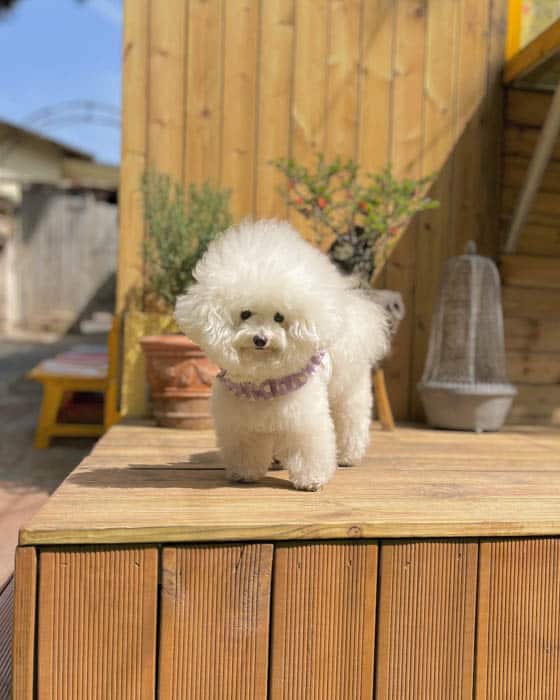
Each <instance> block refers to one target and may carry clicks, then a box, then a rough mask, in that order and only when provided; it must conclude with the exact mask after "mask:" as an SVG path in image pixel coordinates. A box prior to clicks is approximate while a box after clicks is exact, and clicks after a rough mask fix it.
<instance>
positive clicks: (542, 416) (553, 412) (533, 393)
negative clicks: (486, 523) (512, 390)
mask: <svg viewBox="0 0 560 700" xmlns="http://www.w3.org/2000/svg"><path fill="white" fill-rule="evenodd" d="M516 388H517V396H516V397H515V399H514V400H513V406H512V407H511V411H510V412H509V414H508V417H507V422H508V423H511V424H512V425H515V424H520V423H525V424H528V423H535V424H537V425H555V426H560V385H559V384H525V383H523V384H521V383H519V384H517V387H516ZM550 534H555V533H552V532H551V533H550Z"/></svg>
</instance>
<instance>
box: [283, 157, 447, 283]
mask: <svg viewBox="0 0 560 700" xmlns="http://www.w3.org/2000/svg"><path fill="white" fill-rule="evenodd" d="M272 164H273V165H274V166H275V167H276V168H277V169H278V170H279V171H280V172H281V173H283V174H284V175H285V177H286V180H287V185H286V187H284V188H281V189H280V193H281V194H282V196H283V198H284V200H285V201H286V203H287V204H288V206H289V207H291V208H292V209H294V210H295V211H297V212H298V213H299V214H301V215H302V216H303V217H305V218H306V219H307V220H308V221H309V222H310V224H311V230H312V237H313V241H312V242H313V243H315V244H316V245H319V246H320V247H321V248H322V249H323V250H325V251H326V252H327V253H328V255H329V257H330V258H331V260H332V261H333V262H334V263H335V264H336V265H337V266H338V267H339V268H340V269H341V270H342V271H343V272H345V273H348V274H353V275H355V276H356V277H357V278H359V279H360V280H361V282H362V283H363V285H364V286H370V283H371V282H372V281H373V279H374V278H375V275H376V273H378V272H379V270H381V268H382V267H383V265H384V263H385V261H386V260H387V258H388V257H389V255H390V254H391V251H392V250H393V248H394V247H395V244H396V243H397V241H398V240H399V237H400V235H401V234H402V233H403V232H404V230H405V229H406V226H407V224H408V222H409V221H410V219H411V217H412V216H413V215H414V214H416V213H417V212H419V211H424V210H426V209H432V208H434V207H437V206H438V203H437V202H435V201H434V200H432V199H431V198H430V197H428V196H427V195H426V190H427V187H428V185H429V183H430V182H431V179H432V178H431V177H423V178H419V179H412V178H403V179H401V180H397V179H396V178H395V177H394V176H393V174H392V171H391V168H390V166H387V167H386V168H384V169H383V170H382V171H381V172H379V173H365V174H361V173H360V172H359V168H358V165H357V164H356V163H355V162H354V161H353V160H351V159H349V160H343V159H342V158H340V157H336V158H335V159H334V160H332V161H331V162H327V161H326V160H325V158H324V156H323V155H321V154H318V155H317V157H316V161H315V164H314V166H313V167H311V168H308V167H306V166H304V165H301V164H299V163H297V162H296V161H295V160H293V159H279V160H275V161H272Z"/></svg>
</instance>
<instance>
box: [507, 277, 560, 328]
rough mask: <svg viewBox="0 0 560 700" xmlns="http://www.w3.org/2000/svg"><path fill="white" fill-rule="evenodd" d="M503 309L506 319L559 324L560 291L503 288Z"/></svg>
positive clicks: (532, 288)
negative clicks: (523, 319) (529, 319)
mask: <svg viewBox="0 0 560 700" xmlns="http://www.w3.org/2000/svg"><path fill="white" fill-rule="evenodd" d="M502 307H503V311H504V316H505V317H506V318H532V319H540V320H543V321H546V322H547V323H551V324H554V323H558V321H559V320H560V290H558V289H538V288H534V287H514V286H509V285H507V286H505V287H502Z"/></svg>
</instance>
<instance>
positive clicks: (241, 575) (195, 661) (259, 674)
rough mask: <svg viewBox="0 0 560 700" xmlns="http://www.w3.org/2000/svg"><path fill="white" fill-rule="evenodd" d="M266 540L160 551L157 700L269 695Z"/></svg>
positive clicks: (242, 699) (251, 699) (238, 699)
mask: <svg viewBox="0 0 560 700" xmlns="http://www.w3.org/2000/svg"><path fill="white" fill-rule="evenodd" d="M271 572H272V545H269V544H239V545H238V544H233V545H223V546H222V545H213V546H192V547H191V546H185V547H177V548H173V549H171V548H165V549H164V550H163V580H162V590H161V596H162V599H161V605H162V609H161V631H160V647H159V696H158V697H159V698H160V699H161V700H175V698H197V699H198V698H200V700H222V698H228V699H231V700H259V699H262V700H264V699H265V698H266V697H267V678H268V673H267V671H268V634H269V603H270V588H271Z"/></svg>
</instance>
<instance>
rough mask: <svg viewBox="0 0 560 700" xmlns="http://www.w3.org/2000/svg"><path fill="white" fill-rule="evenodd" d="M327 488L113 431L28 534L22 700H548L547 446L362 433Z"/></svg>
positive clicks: (554, 670)
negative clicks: (361, 446) (362, 451)
mask: <svg viewBox="0 0 560 700" xmlns="http://www.w3.org/2000/svg"><path fill="white" fill-rule="evenodd" d="M372 437H373V440H372V446H371V450H370V452H369V455H368V458H367V459H366V460H365V462H364V463H363V464H362V465H361V466H359V467H355V468H351V469H341V470H339V471H338V472H337V474H336V475H335V477H334V479H333V480H332V481H331V482H330V483H329V484H328V486H327V487H325V488H324V489H323V491H321V492H319V493H308V492H297V491H295V490H294V489H293V488H292V487H291V485H290V484H289V482H288V481H287V479H286V474H285V473H284V472H271V473H270V474H269V475H268V476H267V477H266V478H265V479H264V480H263V481H262V482H261V483H260V484H257V485H252V486H251V485H231V484H228V483H227V481H226V480H225V477H224V473H223V470H222V468H221V466H220V463H219V461H218V458H217V452H216V449H215V444H214V439H213V435H212V433H211V432H180V431H173V430H165V429H161V428H154V427H152V426H151V425H149V424H138V425H131V424H129V425H126V424H124V425H119V426H115V427H113V428H112V429H111V430H110V431H109V432H108V433H107V435H106V436H105V437H104V438H103V439H102V440H101V441H100V442H99V443H98V445H97V446H96V448H95V449H94V451H93V453H92V454H91V455H90V456H89V457H88V458H86V459H85V460H84V461H83V462H82V464H81V465H80V466H79V467H78V468H77V469H76V470H75V471H74V472H73V473H72V474H71V475H70V476H69V478H68V479H67V480H66V481H65V482H64V484H63V485H62V486H61V487H60V488H59V490H58V491H57V492H56V493H55V494H54V495H53V496H52V497H51V498H50V499H49V501H48V502H47V504H46V505H45V507H44V508H43V509H42V510H41V511H40V512H39V513H38V514H37V515H36V516H35V517H34V518H33V520H32V521H31V522H30V523H29V524H28V525H27V526H26V527H25V528H24V529H23V530H22V531H21V536H20V546H19V547H18V551H17V557H16V587H15V598H14V607H15V620H14V674H13V677H14V696H13V697H14V700H32V699H34V698H39V700H42V699H43V698H45V699H46V698H57V699H60V700H85V699H86V698H87V699H88V700H89V698H92V699H93V698H103V700H121V699H122V700H124V699H128V698H133V697H134V698H139V699H141V700H144V699H147V698H154V697H158V698H159V699H160V700H177V699H178V698H186V699H192V700H222V699H223V698H226V697H227V698H229V699H230V700H265V699H270V700H366V699H367V700H371V698H376V700H394V699H396V698H398V700H434V699H436V698H442V699H443V698H445V700H452V699H453V700H467V699H468V700H473V698H474V699H475V700H509V699H510V698H523V700H543V699H544V698H547V699H548V698H550V700H552V699H553V698H557V697H558V688H560V576H559V566H560V564H559V562H560V432H559V431H558V430H553V429H550V430H546V429H538V428H534V427H533V428H526V429H523V428H519V429H515V430H513V429H512V430H510V431H508V432H504V433H500V434H485V435H475V434H470V433H453V432H436V431H431V430H422V429H418V428H412V427H405V428H399V429H397V431H395V432H394V433H389V432H382V431H378V430H376V431H374V434H373V436H372Z"/></svg>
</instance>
